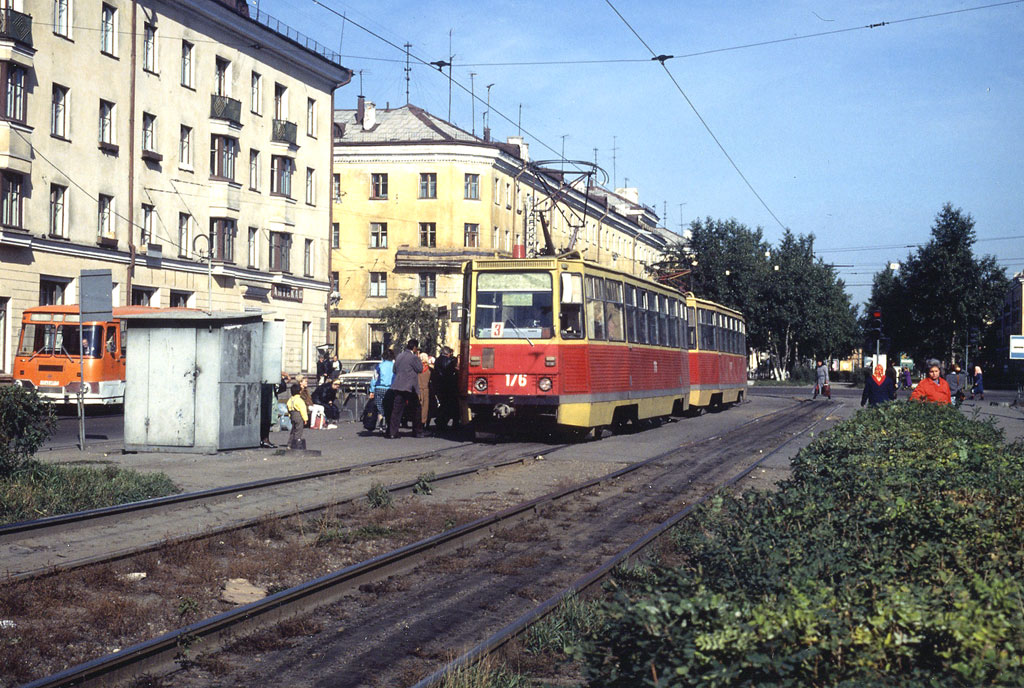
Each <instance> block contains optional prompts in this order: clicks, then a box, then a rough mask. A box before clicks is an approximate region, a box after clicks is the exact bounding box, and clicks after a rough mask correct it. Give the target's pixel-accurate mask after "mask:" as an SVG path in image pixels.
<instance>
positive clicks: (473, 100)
mask: <svg viewBox="0 0 1024 688" xmlns="http://www.w3.org/2000/svg"><path fill="white" fill-rule="evenodd" d="M475 77H476V72H470V73H469V102H470V104H471V106H472V112H473V126H472V127H471V128H470V133H471V134H472V135H473V136H476V84H475V81H474V79H475Z"/></svg>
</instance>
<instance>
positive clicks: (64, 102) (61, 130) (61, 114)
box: [50, 83, 71, 141]
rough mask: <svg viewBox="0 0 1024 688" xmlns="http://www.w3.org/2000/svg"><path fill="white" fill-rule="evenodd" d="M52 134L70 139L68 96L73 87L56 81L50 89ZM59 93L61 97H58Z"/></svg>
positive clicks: (59, 137)
mask: <svg viewBox="0 0 1024 688" xmlns="http://www.w3.org/2000/svg"><path fill="white" fill-rule="evenodd" d="M50 93H51V95H50V136H53V137H56V138H58V139H61V140H62V141H69V140H70V137H69V136H68V98H69V95H70V93H71V89H70V88H68V87H67V86H62V85H61V84H58V83H54V84H53V87H52V89H51V91H50ZM58 94H59V95H60V98H58V97H57V96H58Z"/></svg>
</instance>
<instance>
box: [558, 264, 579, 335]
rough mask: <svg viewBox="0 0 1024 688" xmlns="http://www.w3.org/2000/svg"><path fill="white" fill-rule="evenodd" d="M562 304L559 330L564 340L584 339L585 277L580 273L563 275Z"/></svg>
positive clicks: (564, 273)
mask: <svg viewBox="0 0 1024 688" xmlns="http://www.w3.org/2000/svg"><path fill="white" fill-rule="evenodd" d="M561 275H562V277H561V281H562V303H561V308H560V309H559V316H558V317H559V324H558V328H559V331H560V332H561V334H562V339H582V338H583V275H581V274H579V273H578V272H563V273H561Z"/></svg>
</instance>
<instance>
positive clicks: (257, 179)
mask: <svg viewBox="0 0 1024 688" xmlns="http://www.w3.org/2000/svg"><path fill="white" fill-rule="evenodd" d="M260 158H261V156H260V152H259V151H258V150H257V149H255V148H250V149H249V191H255V192H257V193H259V192H260V190H261V187H262V181H263V180H262V177H263V175H262V174H260V171H261V170H260V164H261V160H260Z"/></svg>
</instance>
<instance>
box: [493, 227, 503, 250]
mask: <svg viewBox="0 0 1024 688" xmlns="http://www.w3.org/2000/svg"><path fill="white" fill-rule="evenodd" d="M491 248H501V233H500V232H499V231H498V228H497V227H495V228H494V229H492V230H491Z"/></svg>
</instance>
